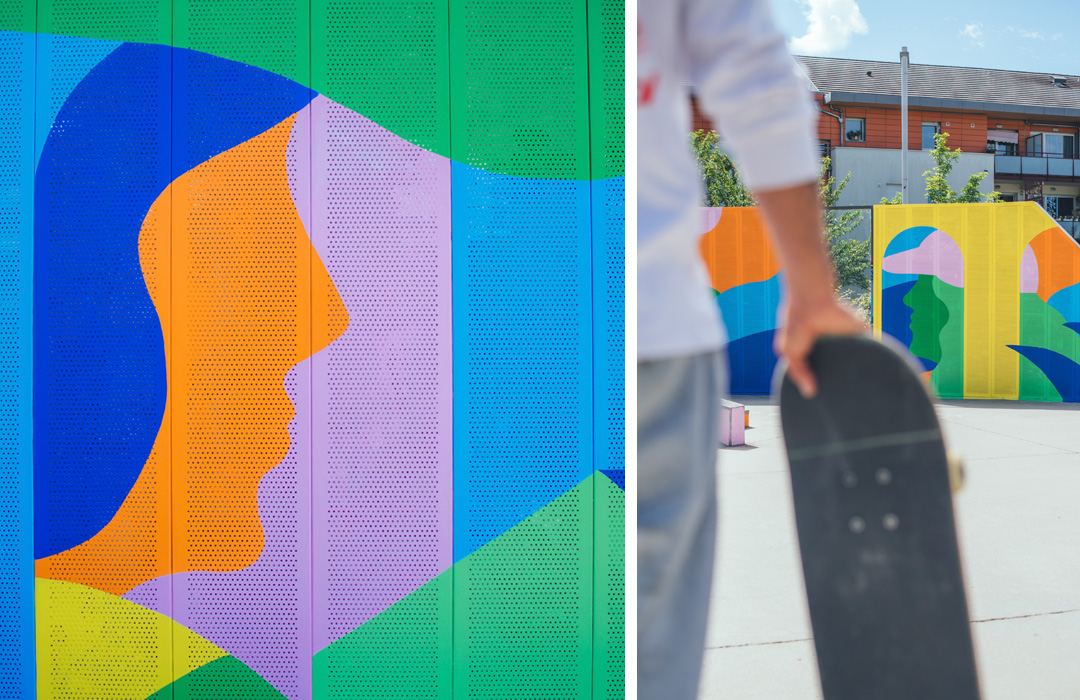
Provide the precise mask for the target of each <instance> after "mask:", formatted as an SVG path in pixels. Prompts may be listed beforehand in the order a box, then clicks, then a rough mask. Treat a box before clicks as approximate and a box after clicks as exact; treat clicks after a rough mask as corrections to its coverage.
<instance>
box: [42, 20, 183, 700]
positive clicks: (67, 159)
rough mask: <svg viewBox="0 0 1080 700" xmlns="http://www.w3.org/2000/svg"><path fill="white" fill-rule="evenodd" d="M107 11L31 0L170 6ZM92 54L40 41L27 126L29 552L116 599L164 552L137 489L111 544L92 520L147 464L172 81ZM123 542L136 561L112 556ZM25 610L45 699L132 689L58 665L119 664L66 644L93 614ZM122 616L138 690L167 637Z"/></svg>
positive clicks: (167, 648) (158, 400) (106, 25)
mask: <svg viewBox="0 0 1080 700" xmlns="http://www.w3.org/2000/svg"><path fill="white" fill-rule="evenodd" d="M116 5H117V7H116V13H115V14H111V15H97V16H93V17H89V16H86V15H85V14H84V13H83V12H82V8H80V7H78V6H77V5H76V4H73V3H65V2H55V3H54V2H44V1H43V2H39V3H38V11H39V25H41V26H45V27H55V26H56V25H57V24H63V23H65V22H73V23H79V24H89V25H90V26H93V27H95V29H101V30H103V31H108V30H110V29H111V28H115V27H117V26H119V25H124V26H128V25H127V24H125V22H134V23H137V24H139V25H140V26H142V27H147V28H150V29H158V28H160V26H161V24H162V23H164V27H165V29H166V30H167V28H168V24H167V22H168V14H167V8H168V3H145V4H143V5H142V6H141V7H140V8H130V7H127V6H126V3H116ZM120 5H124V7H120ZM121 15H123V16H124V17H121ZM102 53H103V47H102V46H101V45H100V43H99V42H85V41H80V40H75V39H63V38H56V39H53V40H46V41H42V42H40V43H39V46H38V69H37V76H36V77H37V81H36V82H37V95H38V104H37V111H38V113H39V114H43V113H46V114H47V113H53V114H55V115H56V118H55V124H54V125H53V128H52V129H51V130H49V131H47V132H45V128H46V127H47V126H48V125H47V124H41V123H39V132H44V133H38V135H37V139H38V141H39V144H40V153H41V155H40V162H39V164H38V170H37V176H36V177H37V187H36V192H35V195H36V204H35V221H34V225H35V252H36V255H35V258H34V295H35V301H34V308H35V318H34V336H35V338H34V354H35V359H34V436H35V455H34V477H35V501H36V505H35V518H36V521H37V527H36V533H35V549H36V552H37V556H38V557H48V558H44V559H40V560H39V563H38V575H39V576H44V577H49V578H56V579H62V580H65V581H71V582H75V583H80V584H84V585H87V586H90V587H92V588H97V589H102V590H108V589H111V591H112V592H113V593H114V594H116V593H119V592H121V590H122V588H123V586H124V585H125V581H126V580H127V579H128V577H127V575H126V574H127V573H130V572H134V573H135V575H136V576H151V577H152V576H154V575H156V573H157V572H158V571H162V570H165V567H164V565H163V562H167V561H168V551H164V552H162V551H161V550H160V549H159V548H157V547H156V546H155V545H157V544H158V543H159V542H161V541H162V539H164V541H167V537H168V513H167V512H165V511H163V510H162V509H161V508H160V507H158V503H157V502H156V501H155V500H154V499H153V498H152V497H150V496H149V495H148V494H147V492H141V493H138V494H133V495H132V496H131V497H129V498H127V500H129V501H139V500H143V501H144V503H145V507H144V508H143V509H142V513H143V514H144V515H145V517H143V518H140V519H138V520H137V521H135V522H134V523H132V524H133V525H134V529H133V530H128V532H127V533H126V534H121V535H120V536H119V538H115V537H113V536H112V535H111V534H110V533H103V528H105V526H106V524H107V523H108V522H109V521H110V520H111V519H112V518H113V517H114V515H115V513H116V512H117V510H118V509H119V507H120V505H121V503H122V502H123V501H124V500H125V498H126V496H127V493H128V491H130V490H131V489H132V486H133V484H134V483H135V481H136V479H137V478H138V475H139V474H140V473H141V472H142V470H143V468H144V466H145V465H146V464H147V462H148V461H151V462H152V461H153V459H152V458H151V457H150V453H151V449H152V446H153V443H154V440H155V437H156V435H157V432H158V429H159V427H160V424H161V420H162V411H163V406H164V399H165V375H164V369H165V367H164V352H163V348H162V345H161V330H160V325H159V323H158V318H157V314H156V312H155V311H154V307H153V304H152V302H151V300H150V298H149V295H148V293H147V291H146V285H145V282H144V280H143V277H142V271H141V269H140V264H139V249H138V234H139V229H140V227H141V225H142V219H143V217H144V216H145V215H146V212H147V210H148V209H149V206H150V204H151V203H152V202H153V201H154V199H155V198H156V197H157V196H158V195H159V194H160V193H161V191H162V190H163V189H164V188H165V186H167V184H168V163H169V156H168V153H169V148H168V143H169V127H168V120H167V114H168V104H169V101H168V100H169V94H170V86H169V63H168V60H167V56H165V55H162V54H159V55H157V56H154V55H148V54H146V53H145V52H141V51H140V50H139V49H129V50H127V51H124V52H123V53H116V52H112V53H110V54H108V55H107V56H106V57H105V58H104V59H103V60H100V59H101V55H102ZM96 60H100V62H98V63H97V64H96V65H95V66H94V68H93V70H91V71H90V72H89V73H88V71H87V67H88V65H90V64H93V62H94V61H96ZM162 117H166V118H164V119H163V118H162ZM90 309H93V310H94V313H87V312H88V310H90ZM148 480H152V477H150V478H149V479H148ZM159 485H160V486H162V487H167V483H163V482H159ZM95 537H96V540H95V541H94V543H93V544H89V541H90V540H91V539H92V538H95ZM84 543H85V544H84ZM141 544H148V545H149V546H148V547H145V548H144V547H140V546H139V545H141ZM80 545H84V546H80ZM131 545H135V546H134V549H140V550H141V552H140V554H141V556H131V555H130V553H129V551H125V550H127V549H128V548H129V547H130V546H131ZM60 552H62V554H60ZM105 562H108V565H107V566H103V563H105ZM118 562H122V564H120V565H119V566H118V565H117V564H118ZM50 600H51V601H53V603H52V604H50ZM38 604H39V606H40V607H41V616H40V617H41V624H40V625H39V628H38V629H39V634H40V635H44V638H39V639H38V644H39V648H40V649H42V650H43V655H42V656H41V657H39V659H38V664H39V676H40V679H41V683H42V687H43V688H44V689H46V693H47V694H49V691H50V690H51V694H50V696H51V697H56V698H69V697H85V690H86V686H85V684H97V686H98V695H97V697H100V698H103V699H106V698H122V697H127V696H128V695H129V694H130V690H129V689H128V688H125V687H124V684H123V683H122V682H121V683H117V682H115V679H109V678H106V677H104V676H99V675H98V674H96V673H94V672H93V671H92V670H91V669H89V668H88V669H87V672H86V674H85V677H84V678H82V679H73V678H70V677H67V674H66V672H65V669H67V668H70V664H72V663H76V664H77V663H78V661H79V659H80V658H82V657H83V656H84V655H85V654H87V653H90V654H91V655H93V656H95V657H96V658H110V657H112V656H113V655H114V654H116V655H117V656H118V657H119V658H123V650H122V648H121V649H120V650H118V649H117V646H116V641H115V640H108V639H104V638H102V639H95V638H89V637H88V638H86V645H85V646H82V645H78V644H71V643H70V640H71V639H72V632H71V629H72V627H73V626H75V627H78V626H80V625H84V624H92V621H93V617H94V615H95V614H96V613H94V612H92V611H91V610H89V609H80V607H79V606H77V605H70V604H68V603H66V602H64V599H62V598H56V597H53V598H51V599H50V598H46V599H44V600H40V601H39V603H38ZM165 604H166V605H167V603H165ZM131 610H132V609H131V608H129V607H120V608H117V609H116V610H115V611H114V614H115V615H117V616H119V618H120V619H118V620H117V621H116V622H117V626H118V627H121V628H127V629H130V630H132V631H133V632H132V633H133V634H134V635H136V638H139V639H140V640H141V641H143V642H144V644H143V645H141V650H142V651H143V652H144V654H145V656H144V658H145V661H146V663H143V664H134V663H133V664H131V670H130V674H129V678H128V680H130V681H131V683H133V684H135V685H136V686H141V687H150V688H152V687H153V686H154V682H155V681H154V679H156V678H157V677H158V675H159V674H163V673H166V669H168V668H170V667H171V661H170V656H171V643H170V640H169V638H168V636H167V635H166V636H162V635H159V634H156V633H155V632H154V631H152V630H151V629H150V628H149V627H147V623H146V620H145V619H143V618H134V617H128V615H129V613H130V612H131ZM72 616H75V619H73V618H72Z"/></svg>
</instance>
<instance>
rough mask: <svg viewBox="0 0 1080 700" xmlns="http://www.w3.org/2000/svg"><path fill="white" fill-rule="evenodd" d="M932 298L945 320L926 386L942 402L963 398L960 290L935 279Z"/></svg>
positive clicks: (961, 297) (962, 297) (962, 290)
mask: <svg viewBox="0 0 1080 700" xmlns="http://www.w3.org/2000/svg"><path fill="white" fill-rule="evenodd" d="M933 291H934V295H935V296H936V297H937V299H938V301H939V302H940V303H941V304H942V305H944V307H945V311H946V313H947V314H948V319H947V320H946V321H945V323H944V325H942V327H941V330H940V331H939V332H938V345H939V346H940V348H941V359H940V360H939V361H938V366H937V367H935V368H934V371H933V373H932V374H931V375H930V386H931V388H933V390H934V392H935V393H936V394H937V395H938V396H940V397H941V398H943V399H962V398H964V289H963V287H954V286H953V285H951V284H949V283H948V282H943V281H941V279H939V278H937V277H935V278H934V283H933Z"/></svg>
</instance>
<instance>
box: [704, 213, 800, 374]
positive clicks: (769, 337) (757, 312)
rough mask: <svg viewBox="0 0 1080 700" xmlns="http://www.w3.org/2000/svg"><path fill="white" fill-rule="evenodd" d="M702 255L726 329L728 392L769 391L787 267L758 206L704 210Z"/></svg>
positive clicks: (775, 358) (774, 363)
mask: <svg viewBox="0 0 1080 700" xmlns="http://www.w3.org/2000/svg"><path fill="white" fill-rule="evenodd" d="M701 217H702V230H704V231H705V234H704V235H703V236H702V238H701V254H702V257H703V258H704V259H705V266H706V268H707V269H708V271H709V280H710V284H711V287H712V291H711V294H712V295H713V296H714V297H715V299H716V304H717V306H718V307H719V310H720V313H721V315H722V316H723V319H724V326H725V327H726V328H727V334H728V344H727V356H728V365H729V375H728V377H729V384H730V387H729V391H730V393H731V394H735V395H740V394H769V393H770V392H771V391H772V378H773V372H774V371H775V369H776V362H777V357H776V353H775V352H774V351H773V338H774V337H775V336H776V330H777V310H778V309H779V307H780V297H781V287H782V285H783V270H782V268H781V266H780V261H779V258H777V256H776V254H775V253H774V252H773V249H772V246H771V245H770V243H769V237H768V233H767V232H766V230H765V223H764V220H763V219H762V217H761V214H760V213H759V212H758V209H757V207H723V208H719V207H717V208H711V207H706V208H702V209H701Z"/></svg>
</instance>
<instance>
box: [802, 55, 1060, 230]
mask: <svg viewBox="0 0 1080 700" xmlns="http://www.w3.org/2000/svg"><path fill="white" fill-rule="evenodd" d="M796 61H797V63H798V65H799V66H800V68H801V69H802V70H803V72H804V73H805V74H806V77H807V84H808V88H809V89H810V91H811V92H812V94H813V96H814V99H815V100H816V102H817V106H818V112H819V114H818V136H819V139H820V141H821V145H822V152H823V153H827V154H829V155H830V156H831V157H832V165H833V172H834V173H835V174H837V175H839V176H843V175H844V174H845V173H847V172H851V173H852V180H851V183H850V184H849V185H848V187H847V188H846V189H845V192H844V193H843V195H842V200H841V202H840V203H841V204H848V205H864V204H876V203H878V202H879V201H880V200H881V198H882V197H891V196H893V195H894V194H895V193H896V192H899V190H900V157H899V150H900V147H901V121H900V63H899V61H897V62H895V63H893V62H887V61H861V60H853V59H844V58H822V57H816V56H797V57H796ZM1078 128H1080V78H1077V77H1075V76H1067V75H1053V74H1049V73H1026V72H1021V71H1007V70H990V69H986V68H962V67H953V66H931V65H921V64H917V63H912V64H910V66H909V71H908V148H909V151H910V152H911V153H910V154H909V174H908V178H909V185H908V188H909V189H908V191H909V194H910V195H911V201H912V202H913V203H918V202H920V201H922V202H925V201H926V198H925V187H924V184H923V183H924V178H923V177H922V173H923V172H924V171H926V170H928V169H929V168H930V167H932V162H931V161H930V158H929V154H928V153H927V151H928V150H929V149H930V148H931V147H932V146H933V143H934V135H935V134H937V133H947V134H949V139H948V143H949V146H950V148H960V149H961V150H962V154H961V157H960V160H959V161H958V163H957V166H956V168H955V169H954V172H953V176H952V177H951V178H950V185H951V186H952V187H953V189H959V188H960V187H962V186H963V184H964V183H965V182H966V181H967V179H968V176H970V175H971V174H972V173H977V172H980V171H984V170H985V171H986V172H987V173H988V176H987V177H986V178H985V180H984V181H983V190H984V191H985V192H989V191H991V190H994V191H997V192H999V193H1000V194H1001V196H1002V198H1003V199H1005V200H1007V201H1019V200H1036V201H1038V202H1039V203H1040V204H1042V205H1043V207H1044V208H1045V209H1046V210H1047V211H1048V212H1049V213H1050V214H1051V215H1052V216H1054V217H1055V218H1056V219H1058V220H1059V221H1060V222H1062V224H1063V226H1064V227H1065V228H1066V229H1067V230H1069V231H1070V233H1072V234H1073V235H1074V236H1076V235H1077V234H1078V233H1080V230H1078V225H1077V222H1076V215H1077V214H1080V206H1078V201H1077V199H1078V196H1080V140H1078Z"/></svg>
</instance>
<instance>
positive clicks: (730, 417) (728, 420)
mask: <svg viewBox="0 0 1080 700" xmlns="http://www.w3.org/2000/svg"><path fill="white" fill-rule="evenodd" d="M720 444H721V445H727V446H728V447H731V446H734V445H745V444H746V407H745V406H743V405H742V404H741V403H735V402H734V401H721V402H720Z"/></svg>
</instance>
